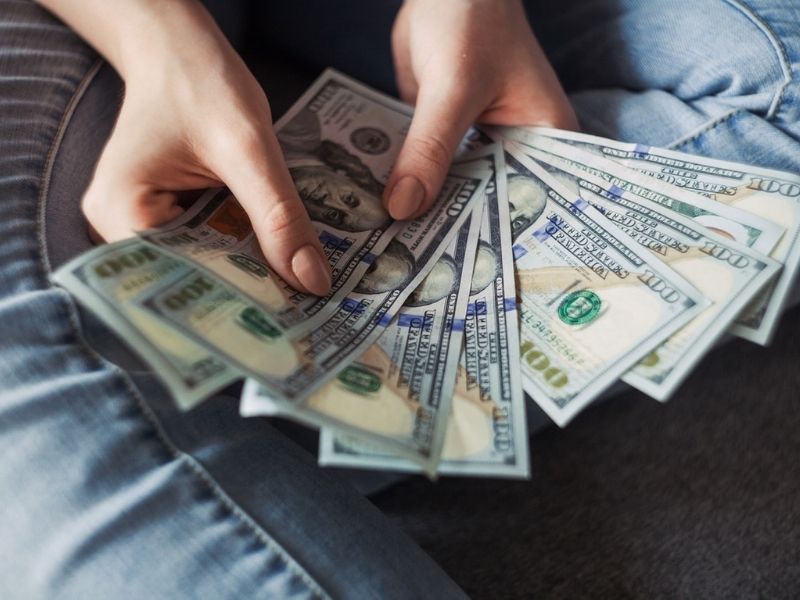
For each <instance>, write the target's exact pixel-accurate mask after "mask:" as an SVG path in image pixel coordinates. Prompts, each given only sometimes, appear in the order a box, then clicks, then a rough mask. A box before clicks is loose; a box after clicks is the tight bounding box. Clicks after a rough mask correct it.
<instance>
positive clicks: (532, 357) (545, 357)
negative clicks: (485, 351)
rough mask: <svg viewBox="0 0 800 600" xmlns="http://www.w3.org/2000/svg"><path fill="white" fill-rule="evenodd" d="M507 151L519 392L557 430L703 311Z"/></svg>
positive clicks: (680, 284)
mask: <svg viewBox="0 0 800 600" xmlns="http://www.w3.org/2000/svg"><path fill="white" fill-rule="evenodd" d="M506 150H507V154H506V163H507V174H508V195H509V203H510V207H511V227H512V233H513V237H514V245H513V252H514V257H515V266H516V271H517V286H518V287H517V296H518V297H519V300H520V304H519V312H520V342H521V357H522V361H521V365H522V385H523V388H524V389H525V391H527V392H528V393H529V394H530V395H531V396H532V397H533V399H534V400H535V401H536V402H537V403H538V404H539V405H540V406H541V407H542V409H543V410H544V411H545V412H546V413H547V414H548V415H549V416H550V417H551V418H552V419H553V420H554V421H555V422H556V423H558V424H559V425H561V426H563V425H565V424H566V423H567V422H568V421H569V420H570V419H571V418H572V417H573V416H575V415H576V414H577V413H578V412H579V411H580V410H581V409H582V408H583V407H584V406H586V405H587V404H588V403H589V402H591V400H593V399H594V398H595V397H596V396H597V395H598V394H600V393H601V392H602V391H603V390H604V389H606V388H607V387H608V386H609V385H610V384H612V383H613V382H614V381H615V380H617V379H619V377H620V376H622V374H623V373H625V372H626V371H628V370H629V369H630V368H631V367H632V366H633V365H635V364H636V363H637V362H639V361H640V360H641V359H642V358H644V357H645V356H647V355H648V354H650V352H652V351H653V350H654V349H655V348H656V347H657V346H658V345H660V344H661V343H662V342H663V341H664V340H665V339H667V338H668V337H669V336H671V335H672V334H674V333H675V332H676V331H677V330H678V329H680V328H681V327H683V326H684V325H686V324H687V323H688V322H689V321H690V320H691V319H693V318H695V317H696V316H697V315H698V314H699V313H700V312H701V311H702V310H704V309H705V308H706V307H707V306H708V303H707V301H706V300H705V299H704V298H703V296H702V294H700V292H699V291H697V290H696V289H695V288H694V287H693V286H692V285H691V284H689V283H688V282H687V281H686V280H685V279H684V278H683V277H681V276H680V275H678V274H677V273H675V272H674V271H672V270H671V269H669V268H668V267H667V266H665V265H664V264H663V263H662V262H661V261H660V260H658V259H657V258H655V257H654V256H653V255H652V254H651V253H650V252H648V251H647V250H645V249H644V248H642V247H641V246H639V244H637V243H636V242H635V241H634V240H633V239H632V238H631V237H630V236H628V235H627V234H626V233H624V232H623V231H621V230H620V229H619V228H618V227H617V226H616V225H614V223H613V222H612V221H611V220H609V219H608V218H606V217H605V216H603V215H602V213H600V211H598V210H597V209H596V208H594V207H593V206H591V204H590V203H589V202H587V201H586V200H584V199H583V198H580V197H577V198H576V197H575V195H574V194H573V193H572V191H571V190H569V189H568V188H566V187H564V186H563V185H562V184H561V183H560V182H559V181H557V180H556V179H555V178H553V176H552V175H551V174H549V173H548V172H547V171H546V170H545V169H544V168H543V167H542V166H540V165H538V164H537V163H536V162H535V161H533V159H531V158H529V157H527V156H526V155H525V154H524V153H523V152H522V150H521V149H520V148H519V147H518V146H516V145H514V144H513V143H512V144H508V145H506Z"/></svg>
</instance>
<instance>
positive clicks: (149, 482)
mask: <svg viewBox="0 0 800 600" xmlns="http://www.w3.org/2000/svg"><path fill="white" fill-rule="evenodd" d="M0 31H2V35H0V110H2V118H0V331H1V332H2V334H1V337H0V453H1V454H2V456H3V460H2V461H0V506H1V507H2V509H0V532H2V536H0V597H3V598H25V599H28V598H57V597H66V598H76V597H80V598H108V597H131V596H134V597H158V598H167V597H169V598H172V597H192V598H194V597H197V598H243V597H246V598H260V597H296V598H311V597H327V596H328V595H332V596H336V597H398V598H418V597H431V598H444V597H461V596H462V594H461V592H460V591H459V590H458V589H457V587H456V586H455V585H454V584H453V583H452V581H451V580H450V579H449V578H448V577H447V576H446V575H445V574H444V573H443V572H442V571H441V570H440V569H439V568H438V567H437V566H436V565H435V564H434V563H433V562H432V561H431V560H430V559H429V558H428V557H427V556H426V555H425V554H424V553H423V552H422V551H421V550H420V549H419V548H418V547H417V546H416V545H414V544H413V543H412V542H411V541H410V540H409V539H408V538H407V537H406V536H405V535H404V534H402V532H400V531H399V530H397V529H396V528H394V527H393V526H391V525H390V524H389V523H388V522H387V521H386V520H385V518H384V517H383V515H381V514H380V513H379V511H377V510H376V509H375V508H374V507H373V506H372V505H371V504H369V503H368V502H367V501H365V500H364V499H363V498H361V497H360V496H359V495H358V494H357V493H356V492H355V491H354V490H353V489H352V488H351V487H349V486H348V485H346V484H343V483H342V482H341V481H339V480H338V479H337V478H336V477H334V476H333V475H332V474H330V473H327V472H324V471H320V470H319V469H317V467H316V465H315V460H314V457H312V456H310V455H308V454H306V453H305V452H303V451H302V450H301V449H300V448H299V447H297V446H295V445H294V444H293V443H292V442H290V441H289V440H288V439H286V438H285V437H284V436H282V435H281V434H279V433H278V432H277V431H275V430H274V429H272V428H271V427H270V426H268V425H266V424H265V423H264V422H263V421H260V420H242V419H240V418H239V417H238V415H237V402H236V399H235V398H231V397H225V396H224V395H222V396H220V397H218V398H215V399H213V400H212V401H210V402H209V403H208V404H206V405H204V406H203V407H202V408H201V409H200V410H198V411H196V412H193V413H189V414H188V415H181V414H178V413H177V412H176V411H175V409H173V408H172V406H171V403H170V402H169V400H168V398H167V396H166V393H165V390H164V389H163V388H162V387H161V386H160V384H159V383H158V382H157V381H155V380H154V379H153V378H152V377H151V376H149V375H148V374H147V373H144V372H138V373H137V372H133V373H127V372H125V371H123V370H121V369H120V368H119V367H117V366H116V365H115V364H113V363H112V362H110V361H109V360H107V359H106V358H105V357H103V356H101V355H99V354H97V353H96V352H95V351H94V350H93V348H92V347H91V346H90V345H88V344H87V343H86V339H85V336H86V335H88V334H90V333H91V332H93V331H94V335H96V336H98V337H102V336H106V338H107V339H106V342H107V345H109V346H113V345H114V344H118V343H119V341H118V340H116V339H115V338H113V337H110V336H111V334H109V333H108V332H105V331H104V330H102V328H100V326H99V324H97V323H96V322H95V321H93V320H91V318H89V317H87V316H86V315H82V314H81V313H80V312H79V311H78V309H77V308H76V306H75V305H74V303H73V301H72V300H71V298H70V297H69V296H68V295H67V294H66V293H64V292H63V291H61V290H59V289H58V288H54V287H52V286H51V285H50V284H49V281H48V273H49V271H50V268H51V264H50V259H51V257H52V255H51V254H50V253H48V251H47V247H46V242H45V231H44V217H45V215H46V214H47V213H48V212H52V211H55V212H56V213H58V212H59V202H61V201H63V202H64V206H65V207H67V209H65V210H68V208H70V207H71V208H72V209H74V202H67V200H68V199H65V198H63V197H62V196H60V194H61V193H62V191H61V188H60V187H59V186H58V185H57V178H55V177H54V176H53V175H54V172H55V171H58V168H57V165H58V163H59V162H60V161H62V160H69V161H70V164H75V165H78V166H77V167H76V168H75V170H74V175H75V177H87V176H88V173H90V171H91V165H92V164H93V162H94V160H95V158H96V153H95V151H96V149H97V145H98V139H99V140H100V142H99V145H102V139H104V137H103V136H104V135H105V134H106V133H107V132H108V129H109V126H110V123H109V121H108V116H109V115H111V117H112V120H113V114H114V112H115V111H114V108H115V107H116V106H117V104H118V102H119V98H120V90H119V84H118V82H116V84H115V83H114V81H115V79H114V78H113V76H110V75H109V74H108V71H104V70H103V68H102V67H101V66H100V63H99V62H98V59H97V57H96V55H95V54H94V53H93V52H92V51H91V50H90V49H89V48H87V47H86V46H85V45H84V44H83V43H82V42H80V40H78V38H77V37H76V36H75V35H74V34H72V33H71V32H70V31H69V30H68V29H67V28H65V27H63V26H62V25H60V24H59V23H58V22H57V21H55V20H54V19H52V18H50V17H49V16H47V15H46V14H45V13H44V12H43V11H41V10H40V9H39V8H38V7H36V6H35V5H34V4H33V3H31V2H19V1H17V2H12V1H9V0H4V1H0ZM84 101H86V102H91V103H95V105H97V106H101V107H102V106H105V108H106V112H105V113H104V112H103V111H102V110H99V111H96V112H94V111H90V112H91V113H92V114H94V115H95V117H96V119H97V120H96V121H95V122H94V123H91V124H90V125H85V123H86V122H85V121H82V120H81V119H85V118H86V112H85V111H83V110H82V109H81V107H82V105H83V102H84ZM81 114H82V115H84V116H83V117H80V118H79V115H81ZM104 115H105V116H104ZM73 119H74V120H73ZM79 122H81V123H84V125H82V126H81V128H80V129H81V130H80V131H77V132H76V131H75V130H74V128H73V126H74V125H76V123H79ZM76 139H77V140H78V141H79V142H80V141H82V142H83V143H78V144H77V145H76V144H75V140H76ZM70 140H71V141H70ZM65 155H69V156H65ZM73 200H74V199H73ZM62 217H64V215H62ZM64 218H67V217H64ZM50 222H51V224H52V223H55V222H54V221H50ZM55 226H58V225H55ZM72 235H74V236H76V240H77V239H78V236H82V235H84V234H83V231H82V229H78V230H77V231H74V232H72Z"/></svg>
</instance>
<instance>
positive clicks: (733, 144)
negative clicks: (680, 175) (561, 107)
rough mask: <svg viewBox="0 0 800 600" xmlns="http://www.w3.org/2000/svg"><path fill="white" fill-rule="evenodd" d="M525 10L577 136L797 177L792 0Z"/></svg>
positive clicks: (587, 1) (657, 1)
mask: <svg viewBox="0 0 800 600" xmlns="http://www.w3.org/2000/svg"><path fill="white" fill-rule="evenodd" d="M528 5H529V7H530V14H531V21H532V24H533V25H534V28H535V30H536V31H537V33H538V35H539V37H540V38H541V40H542V42H543V44H544V46H545V49H546V51H547V52H548V55H549V56H550V58H551V59H552V61H553V63H554V65H555V67H556V69H557V71H558V72H559V75H560V77H561V78H562V81H563V82H564V84H565V87H566V88H567V90H568V91H569V92H570V98H571V100H572V102H573V104H574V106H575V108H576V111H577V112H578V114H579V117H580V120H581V124H582V126H583V128H584V129H586V130H587V131H590V132H592V133H596V134H598V135H603V136H606V137H611V138H615V139H621V140H625V141H632V142H633V141H635V142H643V143H648V144H651V145H656V146H667V147H673V148H675V149H678V150H683V151H686V152H694V153H699V154H704V155H707V156H713V157H717V158H722V159H728V160H735V161H739V162H745V163H750V164H758V165H762V166H766V167H772V168H777V169H784V170H790V171H794V172H800V121H799V119H798V118H799V117H800V98H799V97H798V96H799V95H800V78H799V77H798V69H799V68H800V6H799V5H798V4H797V2H796V1H794V0H752V1H750V2H741V1H739V0H578V1H575V2H570V3H564V2H560V1H559V2H556V0H536V1H533V2H528Z"/></svg>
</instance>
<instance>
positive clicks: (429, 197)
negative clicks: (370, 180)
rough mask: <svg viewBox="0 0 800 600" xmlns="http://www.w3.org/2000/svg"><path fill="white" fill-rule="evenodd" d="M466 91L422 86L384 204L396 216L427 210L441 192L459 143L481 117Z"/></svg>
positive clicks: (415, 213) (405, 217) (410, 214)
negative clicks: (435, 89)
mask: <svg viewBox="0 0 800 600" xmlns="http://www.w3.org/2000/svg"><path fill="white" fill-rule="evenodd" d="M474 104H475V102H474V100H472V99H471V98H470V97H469V95H468V94H467V93H466V90H461V89H456V90H450V91H449V92H444V93H442V92H441V91H434V90H432V89H431V87H430V86H421V87H420V90H419V94H418V95H417V106H416V109H415V112H414V117H413V119H412V120H411V127H410V129H409V131H408V136H407V137H406V140H405V142H404V143H403V147H402V149H401V150H400V155H399V156H398V158H397V162H396V163H395V166H394V170H393V171H392V175H391V177H390V178H389V182H388V184H387V186H386V193H385V196H384V203H385V204H386V208H387V210H388V211H389V214H391V215H392V217H394V218H395V219H408V218H412V217H416V216H419V215H420V214H422V213H424V212H425V211H426V210H427V209H428V208H429V207H430V205H431V204H432V203H433V201H434V200H435V199H436V195H437V194H438V193H439V189H440V188H441V187H442V183H443V182H444V178H445V176H446V175H447V171H448V169H449V168H450V163H451V161H452V159H453V155H454V154H455V151H456V148H457V147H458V144H459V142H460V141H461V139H462V138H463V137H464V134H465V133H466V131H467V128H468V127H469V126H470V124H471V123H472V121H473V120H474V119H475V117H477V115H478V112H479V110H478V109H477V108H476V107H474V106H473V105H474Z"/></svg>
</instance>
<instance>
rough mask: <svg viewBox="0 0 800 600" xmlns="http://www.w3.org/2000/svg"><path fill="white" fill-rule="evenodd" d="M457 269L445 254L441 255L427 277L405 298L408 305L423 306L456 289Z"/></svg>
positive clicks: (454, 291)
mask: <svg viewBox="0 0 800 600" xmlns="http://www.w3.org/2000/svg"><path fill="white" fill-rule="evenodd" d="M458 275H459V269H458V267H456V263H455V261H454V260H453V259H452V258H451V257H450V256H448V255H447V254H445V255H443V256H442V257H441V258H440V259H439V260H438V261H436V264H435V265H433V269H431V272H430V273H428V275H427V277H425V279H423V280H422V283H420V284H419V285H418V286H417V289H415V290H414V291H413V292H412V293H411V295H410V296H409V297H408V300H406V302H405V304H406V305H408V306H423V305H425V304H433V303H434V302H438V301H439V300H441V299H442V298H444V297H445V296H447V295H448V294H451V293H456V292H457V291H458V283H459V281H458Z"/></svg>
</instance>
